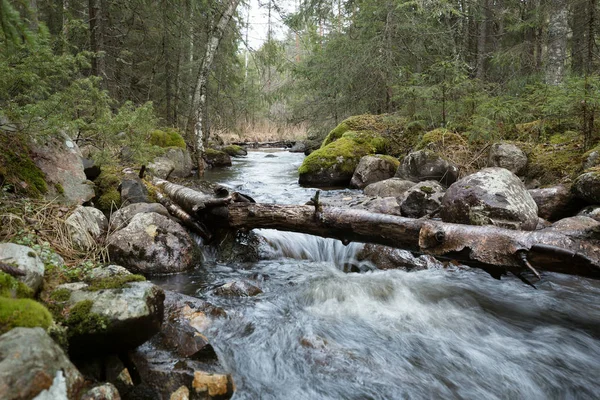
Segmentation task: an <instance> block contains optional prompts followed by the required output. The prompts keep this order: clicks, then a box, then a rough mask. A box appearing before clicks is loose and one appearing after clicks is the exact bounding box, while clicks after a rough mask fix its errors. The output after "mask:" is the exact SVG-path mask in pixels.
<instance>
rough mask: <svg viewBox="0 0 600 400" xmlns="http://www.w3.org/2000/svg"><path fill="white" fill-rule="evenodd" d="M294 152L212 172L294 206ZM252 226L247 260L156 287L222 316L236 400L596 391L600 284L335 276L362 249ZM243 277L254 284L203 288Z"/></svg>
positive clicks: (261, 197)
mask: <svg viewBox="0 0 600 400" xmlns="http://www.w3.org/2000/svg"><path fill="white" fill-rule="evenodd" d="M267 154H273V155H274V157H266V156H267ZM302 157H303V156H302V155H299V154H292V153H287V152H273V153H269V152H262V151H256V152H250V153H249V155H248V157H247V158H244V159H237V160H236V161H234V165H233V167H231V168H229V169H224V170H220V171H213V172H211V173H210V175H209V176H208V178H209V179H212V180H214V181H218V182H221V183H223V184H226V185H228V186H230V187H231V188H233V189H235V190H238V191H240V192H243V193H247V194H250V195H251V196H253V197H254V198H255V199H256V200H257V201H260V202H277V203H304V202H306V201H307V199H308V198H310V196H311V195H312V194H313V193H314V190H309V189H304V188H301V187H299V186H298V185H297V183H296V182H297V173H296V170H297V167H298V166H299V165H300V163H301V161H302ZM329 194H331V193H325V194H324V195H325V196H327V195H329ZM259 234H260V235H262V236H263V237H265V239H266V243H267V244H266V245H264V246H263V247H264V249H263V254H264V259H263V260H261V261H259V262H257V263H255V264H252V265H248V264H244V265H227V264H219V263H216V262H210V260H209V261H207V262H206V263H205V265H204V266H203V267H200V268H198V270H196V271H194V272H192V273H190V274H184V275H176V276H172V277H168V278H164V279H163V280H161V282H160V284H161V285H163V286H164V287H165V288H167V289H172V290H178V291H181V292H184V293H187V294H192V295H196V296H198V297H202V298H205V299H207V300H208V301H210V302H211V303H213V304H215V305H218V306H221V307H223V308H224V309H225V310H226V311H227V313H228V316H227V317H226V318H221V319H218V320H216V321H215V322H214V324H213V326H212V327H211V328H210V330H209V331H208V332H206V334H207V336H209V338H210V339H211V342H212V344H213V345H214V347H215V349H216V351H217V353H218V354H219V358H220V359H221V361H222V363H223V365H224V367H225V368H226V369H227V370H228V371H229V372H230V373H231V374H232V375H233V377H234V380H235V383H236V386H237V389H236V394H235V396H234V398H235V399H294V400H295V399H405V398H407V399H438V398H444V399H454V398H465V399H597V398H600V282H598V281H593V280H587V279H581V278H577V277H570V276H565V275H559V274H547V275H545V277H544V280H543V281H542V282H541V283H540V284H538V285H537V287H538V290H534V289H532V288H531V287H529V286H526V285H524V284H522V283H521V282H520V281H519V280H516V279H512V278H503V279H502V280H501V281H498V280H495V279H493V278H491V277H489V276H488V275H487V274H486V273H485V272H482V271H479V270H475V269H460V270H452V269H447V268H443V266H442V265H436V264H433V265H429V267H430V268H429V269H428V270H424V271H419V272H403V271H399V270H388V271H379V270H375V271H371V272H367V273H362V274H356V273H344V272H342V271H341V266H342V265H343V264H344V263H346V262H348V261H351V262H352V261H353V259H354V257H355V254H356V252H357V251H358V250H359V249H360V247H361V246H360V245H359V244H351V245H349V246H343V245H342V244H341V243H340V242H339V241H335V240H331V239H322V238H315V237H311V236H308V235H302V234H297V233H286V232H277V231H272V230H262V231H259ZM207 257H209V258H210V256H209V255H208V256H207ZM240 279H246V280H248V281H250V282H254V283H256V284H258V285H259V286H260V287H261V288H262V290H263V291H264V293H262V294H260V295H259V296H256V297H248V298H224V297H219V296H216V295H214V294H212V292H211V289H212V288H214V287H216V286H218V285H221V284H223V283H225V282H228V281H232V280H240Z"/></svg>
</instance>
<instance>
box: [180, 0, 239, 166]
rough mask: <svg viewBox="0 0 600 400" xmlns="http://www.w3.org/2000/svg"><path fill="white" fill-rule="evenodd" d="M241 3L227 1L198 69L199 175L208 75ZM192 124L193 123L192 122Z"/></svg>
mask: <svg viewBox="0 0 600 400" xmlns="http://www.w3.org/2000/svg"><path fill="white" fill-rule="evenodd" d="M239 4H240V0H229V1H227V4H226V5H227V8H226V9H225V10H224V11H223V14H221V17H220V18H219V22H217V24H216V25H215V27H214V29H213V31H212V32H211V34H210V36H209V38H208V41H207V43H206V51H205V53H204V58H203V59H202V63H201V65H200V69H199V70H198V77H197V79H196V85H195V88H194V96H193V98H192V113H191V119H192V121H191V122H193V126H194V140H195V144H196V157H197V162H198V175H199V176H203V175H204V159H203V156H204V141H205V139H206V138H205V131H204V130H205V127H204V125H203V122H204V121H203V118H204V112H205V108H206V89H207V83H208V75H209V73H210V69H211V67H212V63H213V60H214V58H215V54H216V53H217V50H218V48H219V43H220V42H221V38H222V37H223V32H224V31H225V28H226V27H227V24H228V23H229V21H230V20H231V17H232V16H233V14H234V13H235V10H236V9H237V6H238V5H239ZM190 125H191V124H190Z"/></svg>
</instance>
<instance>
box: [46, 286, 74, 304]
mask: <svg viewBox="0 0 600 400" xmlns="http://www.w3.org/2000/svg"><path fill="white" fill-rule="evenodd" d="M70 298H71V291H70V290H69V289H56V290H55V291H54V292H52V294H51V295H50V300H52V301H56V302H65V301H69V299H70Z"/></svg>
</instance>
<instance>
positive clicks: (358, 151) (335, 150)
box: [298, 137, 377, 175]
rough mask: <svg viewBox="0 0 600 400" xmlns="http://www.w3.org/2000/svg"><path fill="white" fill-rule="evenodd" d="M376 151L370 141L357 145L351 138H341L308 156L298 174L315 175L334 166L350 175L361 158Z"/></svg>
mask: <svg viewBox="0 0 600 400" xmlns="http://www.w3.org/2000/svg"><path fill="white" fill-rule="evenodd" d="M376 150H377V149H376V148H375V147H374V146H373V145H371V144H370V141H367V140H364V141H362V143H359V142H357V141H355V140H354V139H353V138H350V137H343V138H340V139H338V140H336V141H335V142H333V143H331V144H328V145H327V146H325V147H323V148H320V149H319V150H316V151H314V152H312V153H311V154H310V155H308V156H307V157H306V158H305V159H304V162H303V163H302V165H301V166H300V168H299V169H298V172H299V173H300V175H303V174H308V173H317V172H320V171H322V170H324V169H328V168H331V167H334V166H335V168H336V169H337V170H338V171H341V172H344V173H348V174H352V173H353V172H354V170H355V169H356V166H357V165H358V162H359V161H360V159H361V157H363V156H366V155H367V154H374V153H375V152H376Z"/></svg>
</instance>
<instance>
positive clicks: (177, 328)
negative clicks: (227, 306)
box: [153, 291, 225, 361]
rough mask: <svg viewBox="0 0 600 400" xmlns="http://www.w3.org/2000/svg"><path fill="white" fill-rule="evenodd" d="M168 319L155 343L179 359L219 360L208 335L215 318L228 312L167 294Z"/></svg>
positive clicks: (175, 294)
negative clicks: (206, 333) (206, 332)
mask: <svg viewBox="0 0 600 400" xmlns="http://www.w3.org/2000/svg"><path fill="white" fill-rule="evenodd" d="M164 304H165V319H164V323H163V326H162V329H161V331H160V334H159V335H157V337H155V338H154V339H153V342H154V343H155V344H156V345H157V346H159V347H162V348H164V349H168V350H170V351H172V352H174V353H175V354H176V355H177V356H179V357H186V358H192V359H202V360H215V361H216V360H217V355H216V353H215V351H214V349H213V347H212V345H211V344H210V343H209V342H208V339H207V338H206V336H204V332H205V331H206V330H207V329H208V328H209V327H210V325H211V324H212V318H213V317H219V316H225V311H223V310H222V309H220V308H217V307H214V306H213V305H212V304H210V303H208V302H206V301H203V300H200V299H198V298H196V297H191V296H186V295H184V294H180V293H175V292H171V291H165V303H164Z"/></svg>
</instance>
